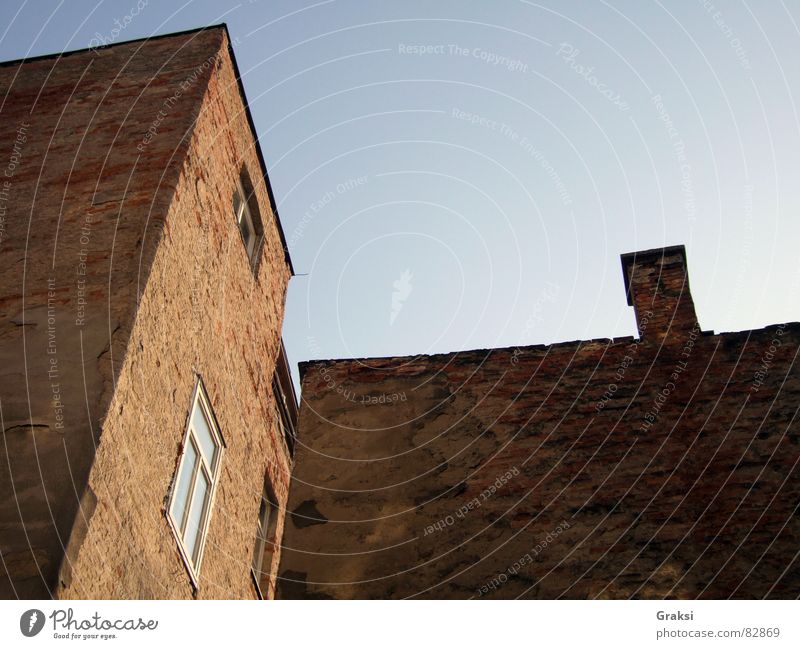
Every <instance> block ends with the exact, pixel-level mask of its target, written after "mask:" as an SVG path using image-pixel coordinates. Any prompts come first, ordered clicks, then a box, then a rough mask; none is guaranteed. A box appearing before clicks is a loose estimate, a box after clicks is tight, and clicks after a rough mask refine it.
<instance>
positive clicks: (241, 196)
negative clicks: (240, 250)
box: [233, 180, 259, 263]
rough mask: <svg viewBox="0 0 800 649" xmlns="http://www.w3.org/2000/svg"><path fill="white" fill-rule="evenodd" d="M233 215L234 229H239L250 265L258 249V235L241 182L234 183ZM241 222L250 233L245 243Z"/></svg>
mask: <svg viewBox="0 0 800 649" xmlns="http://www.w3.org/2000/svg"><path fill="white" fill-rule="evenodd" d="M237 199H238V201H239V207H238V208H237V207H236V201H237ZM233 213H234V216H235V217H236V227H238V228H239V236H241V237H242V243H244V249H245V251H246V252H247V258H248V259H249V260H250V262H251V263H252V261H253V259H254V258H255V254H256V249H257V247H258V239H259V235H258V232H256V227H255V223H254V222H253V215H252V214H251V213H250V206H249V205H248V203H247V195H246V194H245V192H244V188H243V187H242V182H241V180H240V181H238V182H237V183H236V189H235V190H234V198H233ZM242 221H244V222H245V223H246V225H247V229H248V230H249V231H250V241H249V242H248V241H245V238H244V234H242Z"/></svg>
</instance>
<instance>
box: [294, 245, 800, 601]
mask: <svg viewBox="0 0 800 649" xmlns="http://www.w3.org/2000/svg"><path fill="white" fill-rule="evenodd" d="M631 262H632V258H631V257H627V256H626V258H624V270H625V279H626V285H627V284H629V285H630V287H631V291H632V295H631V298H632V300H631V303H633V304H636V305H637V317H638V319H639V328H640V331H641V338H624V339H616V340H591V341H582V342H572V343H564V344H556V345H551V346H533V347H521V348H517V349H497V350H482V351H470V352H463V353H461V352H459V353H453V354H444V355H437V356H418V357H408V358H385V359H369V360H368V361H367V362H364V361H358V360H341V361H322V362H312V363H307V364H303V365H302V366H301V371H302V374H303V383H302V406H301V415H300V424H299V439H300V444H299V446H298V452H297V458H296V468H295V472H294V475H293V480H292V486H291V490H290V500H289V510H290V514H291V515H290V516H289V517H288V518H287V524H286V526H287V527H286V534H285V535H284V545H285V547H284V551H283V562H282V564H281V579H280V582H279V589H280V590H279V596H281V597H285V598H292V597H321V598H329V597H330V598H353V597H357V598H383V597H395V598H400V597H414V596H417V597H431V598H433V597H437V598H438V597H449V598H471V597H474V598H480V597H493V598H516V597H524V598H557V597H567V598H595V597H599V598H628V597H640V598H660V597H665V596H667V597H686V598H695V597H708V598H721V597H729V596H731V597H739V598H743V597H756V598H760V597H783V598H786V597H790V598H795V597H797V596H798V595H800V563H799V562H798V557H797V549H798V547H800V518H799V517H798V507H799V506H800V482H799V481H798V478H799V477H800V469H798V460H800V423H798V418H797V410H798V405H800V370H798V367H797V363H796V358H797V353H798V350H799V349H800V325H798V324H797V323H793V324H787V325H778V326H772V327H768V328H766V329H763V330H758V331H745V332H741V333H731V334H722V335H712V334H711V333H708V332H700V330H699V328H698V327H696V326H695V323H693V322H690V321H689V320H687V319H686V318H685V317H684V316H685V315H686V314H687V313H693V312H694V307H693V306H692V305H691V298H690V295H689V293H688V282H687V281H686V272H685V264H684V253H683V251H682V249H680V248H677V249H668V250H666V252H665V254H664V255H663V256H662V255H661V254H660V253H659V254H649V255H648V254H644V255H642V254H639V255H637V263H635V264H632V263H631ZM630 273H633V276H631V275H630ZM665 314H666V315H665ZM666 316H669V317H666Z"/></svg>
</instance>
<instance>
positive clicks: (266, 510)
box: [252, 480, 278, 599]
mask: <svg viewBox="0 0 800 649" xmlns="http://www.w3.org/2000/svg"><path fill="white" fill-rule="evenodd" d="M277 526H278V506H277V500H276V499H275V495H274V494H273V492H272V489H271V488H270V486H269V481H268V480H267V481H265V483H264V493H263V494H262V496H261V506H260V507H259V510H258V524H257V526H256V544H255V548H254V550H253V567H252V568H253V572H252V574H253V580H254V581H255V584H256V588H257V590H258V595H259V597H261V598H262V599H264V598H266V596H267V593H268V592H269V582H270V577H271V575H272V568H273V566H272V563H273V559H274V557H275V544H276V542H277V539H276V538H275V531H276V528H277Z"/></svg>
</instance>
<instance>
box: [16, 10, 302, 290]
mask: <svg viewBox="0 0 800 649" xmlns="http://www.w3.org/2000/svg"><path fill="white" fill-rule="evenodd" d="M215 29H221V30H223V32H224V33H225V37H226V39H227V41H228V56H229V57H230V59H231V64H232V65H233V74H234V76H235V77H236V84H237V86H238V88H239V97H240V98H241V100H242V103H243V104H244V112H245V116H246V119H247V124H248V126H249V127H250V134H251V135H252V137H253V142H254V143H255V148H256V157H257V158H258V164H259V165H260V166H261V174H262V176H263V178H264V184H265V185H266V188H267V195H268V196H269V205H270V209H271V210H272V213H273V215H274V217H275V224H276V225H277V226H278V234H279V236H280V238H281V246H282V247H283V258H284V261H285V262H286V264H287V265H288V266H289V271H290V272H291V274H292V276H294V264H292V258H291V256H290V255H289V246H288V245H287V244H286V235H285V233H284V231H283V224H282V223H281V218H280V215H279V214H278V205H277V203H276V202H275V194H274V193H273V191H272V183H271V182H270V180H269V174H268V173H267V164H266V162H265V161H264V154H263V152H262V151H261V145H260V144H259V140H258V132H257V131H256V125H255V122H254V121H253V115H252V113H251V112H250V104H248V103H247V95H246V94H245V91H244V84H243V82H242V76H241V73H240V72H239V64H238V63H237V61H236V54H235V53H234V51H233V41H232V40H231V34H230V31H229V30H228V25H227V23H224V22H223V23H218V24H216V25H207V26H205V27H196V28H194V29H186V30H184V31H180V32H170V33H169V34H159V35H157V36H145V37H143V38H134V39H131V40H129V41H119V42H118V43H109V44H108V45H98V46H97V47H84V48H82V49H79V50H69V51H67V52H57V53H55V54H42V55H40V56H32V57H29V58H21V59H14V60H12V61H0V68H2V67H13V66H15V65H22V64H25V63H32V62H35V61H47V60H58V59H60V58H64V57H67V56H73V55H75V54H86V53H87V52H97V51H99V50H106V49H109V48H112V47H119V46H121V45H130V44H132V43H141V42H147V41H154V40H161V39H164V38H174V37H176V36H185V35H187V34H196V33H199V32H204V31H210V30H215Z"/></svg>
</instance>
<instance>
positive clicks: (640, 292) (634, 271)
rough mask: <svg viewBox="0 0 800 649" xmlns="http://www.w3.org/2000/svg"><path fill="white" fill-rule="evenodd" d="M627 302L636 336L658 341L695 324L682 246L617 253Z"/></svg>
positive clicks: (695, 319) (689, 328) (684, 251)
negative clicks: (620, 263) (630, 308)
mask: <svg viewBox="0 0 800 649" xmlns="http://www.w3.org/2000/svg"><path fill="white" fill-rule="evenodd" d="M621 259H622V274H623V278H624V281H625V293H626V295H627V297H628V305H629V306H632V307H633V309H634V313H635V314H636V327H637V329H638V331H639V337H640V338H642V339H644V340H648V341H652V342H660V341H663V340H664V338H665V337H667V335H668V334H669V335H670V337H674V336H679V335H681V334H682V333H683V332H686V331H690V330H691V329H692V328H693V327H694V326H695V324H696V323H697V314H696V313H695V311H694V302H693V301H692V294H691V291H690V290H689V270H688V265H687V263H686V249H685V248H684V247H683V246H670V247H669V248H655V249H653V250H645V251H642V252H629V253H627V254H624V255H622V256H621Z"/></svg>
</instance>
